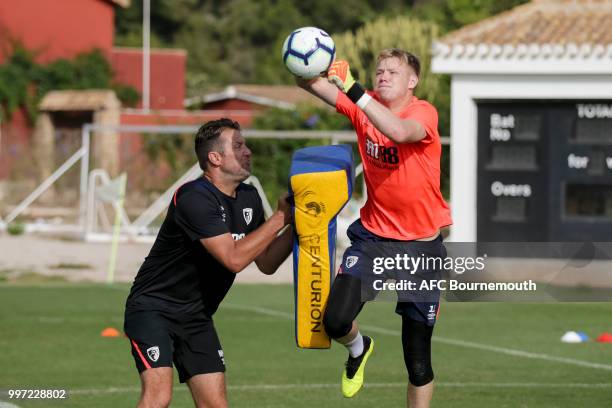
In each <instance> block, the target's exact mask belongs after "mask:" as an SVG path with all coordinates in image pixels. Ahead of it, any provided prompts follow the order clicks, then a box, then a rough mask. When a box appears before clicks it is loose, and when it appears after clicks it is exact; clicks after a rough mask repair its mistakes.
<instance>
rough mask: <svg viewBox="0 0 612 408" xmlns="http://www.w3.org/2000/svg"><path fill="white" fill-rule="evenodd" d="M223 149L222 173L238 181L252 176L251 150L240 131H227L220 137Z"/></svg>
mask: <svg viewBox="0 0 612 408" xmlns="http://www.w3.org/2000/svg"><path fill="white" fill-rule="evenodd" d="M219 139H220V140H219V141H220V142H221V145H222V146H223V147H222V153H221V155H222V164H221V166H220V169H221V171H222V172H223V173H224V174H225V175H227V176H229V178H231V179H233V180H236V181H244V180H245V179H246V178H247V177H249V176H250V175H251V150H250V149H249V148H248V147H247V145H246V140H245V139H244V137H243V136H242V134H241V133H240V131H239V130H236V129H225V130H224V131H223V133H221V135H220V136H219Z"/></svg>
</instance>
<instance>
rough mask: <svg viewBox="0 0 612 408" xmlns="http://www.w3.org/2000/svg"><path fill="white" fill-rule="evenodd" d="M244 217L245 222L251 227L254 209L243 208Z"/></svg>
mask: <svg viewBox="0 0 612 408" xmlns="http://www.w3.org/2000/svg"><path fill="white" fill-rule="evenodd" d="M242 216H243V217H244V221H245V222H246V223H247V225H249V224H250V223H251V221H253V209H252V208H243V209H242Z"/></svg>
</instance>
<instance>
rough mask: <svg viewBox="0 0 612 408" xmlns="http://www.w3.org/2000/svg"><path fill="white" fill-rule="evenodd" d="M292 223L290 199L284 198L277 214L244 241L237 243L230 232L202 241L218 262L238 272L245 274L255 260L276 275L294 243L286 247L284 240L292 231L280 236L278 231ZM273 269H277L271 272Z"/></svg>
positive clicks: (266, 270)
mask: <svg viewBox="0 0 612 408" xmlns="http://www.w3.org/2000/svg"><path fill="white" fill-rule="evenodd" d="M290 222H291V207H290V205H289V203H288V202H287V200H286V196H283V197H281V199H279V200H278V209H277V210H276V211H275V212H274V214H272V216H271V217H270V218H268V220H267V221H266V222H264V223H263V224H262V225H261V226H260V227H259V228H257V229H256V230H255V231H253V232H251V233H250V234H248V235H247V236H245V237H244V238H243V239H241V240H238V241H234V239H233V238H232V234H230V233H226V234H221V235H217V236H215V237H211V238H202V239H200V242H201V243H202V245H204V248H206V250H207V251H208V252H209V253H210V254H212V256H214V257H215V259H216V260H217V261H219V262H220V263H221V264H222V265H223V266H224V267H226V268H227V269H229V270H230V271H232V272H234V273H238V272H240V271H242V270H243V269H244V268H246V267H247V266H248V265H249V264H250V263H251V262H253V261H255V260H257V266H258V267H259V268H260V269H261V270H262V272H264V273H274V271H275V270H276V268H277V267H278V265H280V264H281V263H282V262H283V261H284V258H286V257H287V255H289V251H290V246H291V244H290V243H289V244H285V239H284V238H283V237H286V234H289V235H291V229H290V228H288V229H287V231H285V232H284V233H283V234H281V235H278V232H279V231H280V230H282V229H283V228H284V227H285V225H287V224H289V223H290ZM288 231H289V232H288ZM285 245H289V250H288V251H287V253H286V255H285V256H284V258H283V259H282V260H279V259H277V258H278V257H279V256H281V255H282V254H283V253H284V251H283V249H284V248H285ZM261 256H263V258H261ZM260 262H261V264H262V265H261V266H260ZM275 265H276V266H275ZM272 267H274V269H271V268H272ZM264 268H265V269H264Z"/></svg>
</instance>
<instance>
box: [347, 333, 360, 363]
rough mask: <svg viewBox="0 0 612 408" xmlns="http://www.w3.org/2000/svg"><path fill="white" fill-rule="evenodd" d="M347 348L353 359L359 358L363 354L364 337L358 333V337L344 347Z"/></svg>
mask: <svg viewBox="0 0 612 408" xmlns="http://www.w3.org/2000/svg"><path fill="white" fill-rule="evenodd" d="M344 347H346V348H347V350H348V352H349V354H350V355H351V357H353V358H355V357H359V356H360V355H361V354H362V353H363V336H362V335H361V333H360V332H357V336H355V338H354V339H353V340H351V341H349V342H348V343H346V344H345V345H344Z"/></svg>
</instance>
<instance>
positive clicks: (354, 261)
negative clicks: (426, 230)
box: [338, 219, 446, 326]
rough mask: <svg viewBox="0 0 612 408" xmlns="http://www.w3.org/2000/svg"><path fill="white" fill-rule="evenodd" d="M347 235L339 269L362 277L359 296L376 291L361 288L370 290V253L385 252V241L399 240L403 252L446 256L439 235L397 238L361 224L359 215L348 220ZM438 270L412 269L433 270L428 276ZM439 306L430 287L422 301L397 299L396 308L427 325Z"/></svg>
mask: <svg viewBox="0 0 612 408" xmlns="http://www.w3.org/2000/svg"><path fill="white" fill-rule="evenodd" d="M347 235H348V237H349V239H350V240H351V246H350V247H349V248H347V249H346V251H345V252H344V255H343V257H342V265H341V266H340V270H339V272H338V273H343V274H347V275H351V276H353V277H355V278H358V279H360V280H361V281H362V285H363V287H362V298H370V299H372V298H373V297H375V296H376V294H375V293H367V294H366V293H365V292H364V291H366V289H367V290H369V291H370V292H373V291H371V290H370V289H371V281H372V277H373V275H372V257H373V256H375V255H376V252H378V251H381V253H382V252H384V251H382V249H383V246H384V245H386V244H389V245H393V244H398V245H400V246H401V249H402V252H403V253H406V254H407V255H410V256H414V257H418V256H419V255H421V254H427V255H428V256H429V257H440V258H445V257H446V248H444V244H443V242H442V235H440V236H438V238H436V239H434V240H432V241H398V240H394V239H390V238H384V237H380V236H378V235H376V234H373V233H372V232H370V231H368V230H367V229H366V228H365V227H364V226H363V224H362V223H361V220H360V219H359V220H357V221H355V222H354V223H352V224H351V226H350V227H349V229H348V230H347ZM377 248H378V249H377ZM439 272H440V271H437V270H435V271H432V270H427V271H425V270H417V271H414V273H416V274H417V275H419V274H421V273H426V274H432V275H431V276H433V277H435V276H437V274H438V273H439ZM400 298H401V297H400ZM439 307H440V293H439V291H430V292H428V293H427V295H426V296H423V300H422V301H398V302H397V306H396V308H395V312H396V313H397V314H399V315H402V316H407V317H410V318H411V319H413V320H416V321H419V322H423V323H425V324H426V325H428V326H433V325H434V324H435V323H436V320H437V318H438V312H439Z"/></svg>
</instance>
